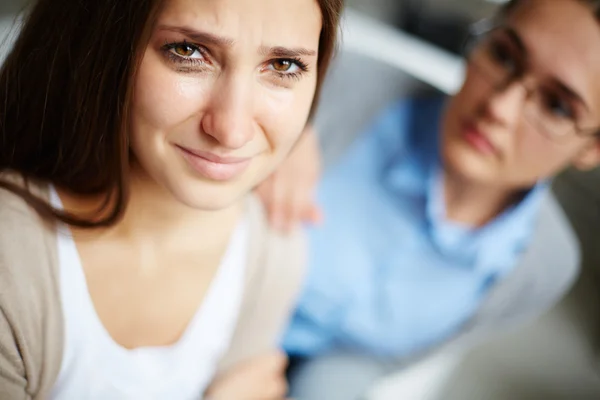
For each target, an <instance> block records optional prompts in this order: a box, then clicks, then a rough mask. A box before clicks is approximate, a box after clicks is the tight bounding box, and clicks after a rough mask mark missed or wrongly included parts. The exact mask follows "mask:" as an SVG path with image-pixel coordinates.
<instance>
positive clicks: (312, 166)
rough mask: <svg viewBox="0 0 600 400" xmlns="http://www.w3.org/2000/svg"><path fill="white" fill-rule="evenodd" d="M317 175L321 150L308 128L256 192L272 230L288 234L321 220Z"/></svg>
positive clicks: (312, 132)
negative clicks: (304, 225) (316, 193)
mask: <svg viewBox="0 0 600 400" xmlns="http://www.w3.org/2000/svg"><path fill="white" fill-rule="evenodd" d="M320 173H321V151H320V149H319V143H318V139H317V135H316V133H315V131H314V128H313V127H312V126H310V125H308V126H307V127H306V129H305V131H304V133H303V134H302V136H301V138H300V140H299V141H298V143H297V145H296V147H294V149H293V150H292V152H291V153H290V155H289V156H288V158H287V159H286V160H285V161H284V162H283V163H282V164H281V165H280V166H279V168H278V169H277V170H276V171H275V172H274V173H273V174H272V175H271V176H270V177H269V178H267V180H265V181H264V182H263V183H261V184H260V185H259V186H258V187H257V189H256V193H257V194H258V195H259V197H260V199H261V200H262V202H263V204H264V205H265V208H266V210H267V214H268V217H269V223H270V224H271V226H272V227H273V228H275V229H277V230H279V231H281V232H289V231H291V230H292V229H293V228H294V227H295V226H296V225H297V224H298V223H301V222H309V223H318V222H320V221H321V218H322V215H321V210H320V209H319V207H318V206H317V204H316V203H315V199H314V191H315V187H316V185H317V181H318V179H319V177H320Z"/></svg>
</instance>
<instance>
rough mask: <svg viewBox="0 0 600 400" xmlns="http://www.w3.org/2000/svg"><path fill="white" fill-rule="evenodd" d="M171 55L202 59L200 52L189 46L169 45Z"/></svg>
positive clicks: (185, 44)
mask: <svg viewBox="0 0 600 400" xmlns="http://www.w3.org/2000/svg"><path fill="white" fill-rule="evenodd" d="M170 50H171V53H174V54H175V55H177V56H179V57H184V58H202V53H201V52H200V50H199V49H198V48H197V47H196V46H193V45H191V44H187V43H175V44H173V45H171V49H170Z"/></svg>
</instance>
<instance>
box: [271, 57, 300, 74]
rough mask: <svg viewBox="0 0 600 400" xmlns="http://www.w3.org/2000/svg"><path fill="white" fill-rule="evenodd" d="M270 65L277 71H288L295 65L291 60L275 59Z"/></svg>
mask: <svg viewBox="0 0 600 400" xmlns="http://www.w3.org/2000/svg"><path fill="white" fill-rule="evenodd" d="M271 65H273V69H274V70H275V71H277V72H289V70H290V69H292V68H293V67H294V66H295V64H294V62H293V61H292V60H275V61H273V63H272V64H271Z"/></svg>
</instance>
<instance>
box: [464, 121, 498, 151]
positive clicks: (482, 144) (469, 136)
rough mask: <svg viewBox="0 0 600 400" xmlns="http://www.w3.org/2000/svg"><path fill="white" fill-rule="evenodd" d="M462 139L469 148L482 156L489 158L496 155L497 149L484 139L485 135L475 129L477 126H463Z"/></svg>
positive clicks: (468, 124)
mask: <svg viewBox="0 0 600 400" xmlns="http://www.w3.org/2000/svg"><path fill="white" fill-rule="evenodd" d="M463 137H464V139H465V140H466V142H467V143H468V144H470V145H471V147H473V148H474V149H475V150H477V151H479V152H480V153H482V154H485V155H490V156H491V155H496V154H498V149H497V148H496V147H495V146H494V145H493V143H492V142H491V141H490V140H489V139H488V138H487V137H486V135H485V133H483V132H482V131H480V130H479V129H477V126H476V125H475V124H473V123H471V122H467V123H465V124H464V125H463Z"/></svg>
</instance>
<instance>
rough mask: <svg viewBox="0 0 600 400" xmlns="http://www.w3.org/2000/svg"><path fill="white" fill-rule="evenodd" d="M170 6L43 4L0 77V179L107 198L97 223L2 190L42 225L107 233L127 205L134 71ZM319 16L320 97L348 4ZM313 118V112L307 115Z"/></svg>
mask: <svg viewBox="0 0 600 400" xmlns="http://www.w3.org/2000/svg"><path fill="white" fill-rule="evenodd" d="M163 1H164V0H101V1H99V0H77V1H73V0H38V1H37V2H36V3H35V4H34V5H33V7H32V8H31V9H30V11H29V13H28V15H27V16H26V17H25V18H24V22H23V26H22V30H21V32H20V34H19V36H18V38H17V40H16V42H15V43H14V46H13V48H12V50H11V52H10V53H9V55H8V56H7V58H6V60H5V63H4V65H3V66H2V69H1V70H0V172H6V171H9V172H17V173H19V174H21V175H22V176H23V177H24V178H25V179H26V180H33V181H39V182H50V183H52V184H54V185H56V186H57V187H61V188H65V189H67V190H68V191H70V192H73V193H75V194H78V195H100V194H102V195H105V196H106V201H105V203H104V208H106V207H109V204H110V210H108V213H105V214H104V215H106V217H103V218H102V219H101V220H97V219H96V220H94V219H91V220H90V219H85V218H81V217H78V216H74V215H70V214H68V213H64V212H61V211H59V210H55V209H53V208H52V207H51V206H50V205H49V204H48V203H47V202H46V201H44V200H42V199H40V198H38V197H36V196H35V195H33V194H32V193H30V192H29V191H28V190H27V189H25V188H23V186H21V185H17V184H14V183H11V182H9V181H8V180H0V187H2V188H5V189H8V190H10V191H12V192H14V193H16V194H17V195H19V196H21V197H22V198H23V199H24V200H26V201H27V202H28V203H29V204H30V205H31V206H32V207H33V208H34V209H35V210H36V211H37V212H38V213H39V214H40V215H41V216H42V217H44V218H46V219H49V220H56V219H57V220H60V221H62V222H65V223H67V224H70V225H73V226H78V227H100V226H109V225H112V224H114V223H116V222H117V221H118V219H119V218H120V217H121V216H122V215H123V213H124V211H125V208H126V206H127V199H128V193H127V185H128V171H129V141H128V134H127V132H128V121H129V116H130V108H131V102H132V93H133V86H134V82H135V79H136V73H137V69H138V66H139V64H140V62H141V59H142V56H143V54H144V51H145V48H146V46H147V43H148V41H149V38H150V35H151V31H152V28H153V26H154V23H155V21H156V18H157V15H158V13H159V11H160V7H161V4H162V2H163ZM317 2H318V4H319V6H320V8H321V13H322V31H321V35H320V43H319V63H318V74H317V75H318V79H317V91H316V95H315V98H314V100H313V105H312V107H313V108H312V110H313V111H314V109H315V107H316V105H317V102H318V94H319V89H320V86H321V84H322V82H323V79H324V78H325V75H326V72H327V68H328V66H329V63H330V60H331V58H332V55H333V53H334V49H335V46H336V37H337V30H338V24H339V18H340V13H341V11H342V6H343V0H317ZM311 113H312V112H311Z"/></svg>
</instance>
